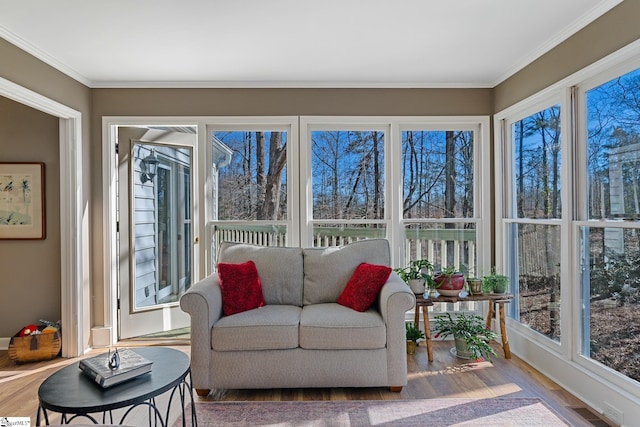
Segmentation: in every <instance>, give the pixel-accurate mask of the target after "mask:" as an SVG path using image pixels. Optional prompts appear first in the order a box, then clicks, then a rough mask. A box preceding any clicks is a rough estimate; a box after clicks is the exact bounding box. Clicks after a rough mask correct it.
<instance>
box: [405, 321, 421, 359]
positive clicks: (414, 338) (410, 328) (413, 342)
mask: <svg viewBox="0 0 640 427" xmlns="http://www.w3.org/2000/svg"><path fill="white" fill-rule="evenodd" d="M405 327H406V329H407V354H414V353H415V352H416V347H417V346H418V340H419V339H421V338H424V332H422V331H421V330H420V329H419V328H418V326H417V325H416V324H415V323H413V322H409V323H405Z"/></svg>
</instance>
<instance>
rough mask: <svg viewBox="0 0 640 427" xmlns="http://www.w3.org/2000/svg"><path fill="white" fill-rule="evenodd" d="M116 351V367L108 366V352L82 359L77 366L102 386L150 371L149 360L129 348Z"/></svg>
mask: <svg viewBox="0 0 640 427" xmlns="http://www.w3.org/2000/svg"><path fill="white" fill-rule="evenodd" d="M117 351H118V354H119V356H120V365H119V366H118V367H117V368H116V369H111V368H110V367H109V356H110V354H109V353H104V354H100V355H98V356H94V357H90V358H87V359H82V360H81V361H80V365H79V367H80V369H81V370H82V372H84V373H85V374H86V375H87V376H88V377H89V378H91V379H92V380H93V381H95V382H96V383H97V384H99V385H100V386H101V387H104V388H107V387H111V386H114V385H116V384H120V383H121V382H124V381H128V380H130V379H133V378H136V377H139V376H140V375H143V374H146V373H147V372H150V371H151V365H152V363H153V362H152V361H151V360H149V359H147V358H145V357H143V356H141V355H140V354H138V353H136V352H135V351H133V350H131V349H129V348H120V349H118V350H117Z"/></svg>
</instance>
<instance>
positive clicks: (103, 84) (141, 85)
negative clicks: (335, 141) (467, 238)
mask: <svg viewBox="0 0 640 427" xmlns="http://www.w3.org/2000/svg"><path fill="white" fill-rule="evenodd" d="M525 65H526V64H525ZM89 86H90V87H91V88H94V89H111V88H115V89H123V88H124V89H175V88H179V89H182V88H195V89H491V88H493V87H495V84H494V83H493V82H484V81H471V82H420V81H417V82H393V81H389V82H385V81H380V82H352V81H335V82H332V81H319V82H316V81H293V82H284V81H283V82H280V81H94V82H91V83H90V85H89Z"/></svg>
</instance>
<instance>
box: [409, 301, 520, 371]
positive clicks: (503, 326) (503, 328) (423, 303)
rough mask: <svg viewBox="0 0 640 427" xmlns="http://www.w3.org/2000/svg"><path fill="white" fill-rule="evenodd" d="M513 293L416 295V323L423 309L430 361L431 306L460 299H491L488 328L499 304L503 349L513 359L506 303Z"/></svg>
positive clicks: (505, 355) (431, 354) (431, 350)
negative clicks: (453, 295) (461, 295)
mask: <svg viewBox="0 0 640 427" xmlns="http://www.w3.org/2000/svg"><path fill="white" fill-rule="evenodd" d="M512 299H513V294H482V295H468V296H466V297H464V298H461V297H445V296H442V295H439V296H438V297H436V298H423V296H422V295H416V307H415V318H414V321H415V323H416V325H419V324H420V309H422V321H423V322H424V323H423V324H424V335H425V338H426V340H427V357H428V358H429V362H433V349H432V347H431V329H430V324H429V307H431V306H432V305H433V303H436V302H459V301H489V312H488V313H487V328H490V327H491V319H492V318H493V315H494V313H495V305H496V304H497V305H498V316H499V320H500V336H501V337H502V350H503V351H504V357H505V359H511V350H510V349H509V339H508V338H507V325H506V322H505V311H504V305H505V304H506V303H509V302H511V300H512Z"/></svg>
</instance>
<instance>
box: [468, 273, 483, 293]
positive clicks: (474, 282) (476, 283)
mask: <svg viewBox="0 0 640 427" xmlns="http://www.w3.org/2000/svg"><path fill="white" fill-rule="evenodd" d="M467 284H468V285H469V292H471V294H472V295H482V293H483V292H482V279H480V278H477V277H470V278H468V279H467Z"/></svg>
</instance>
